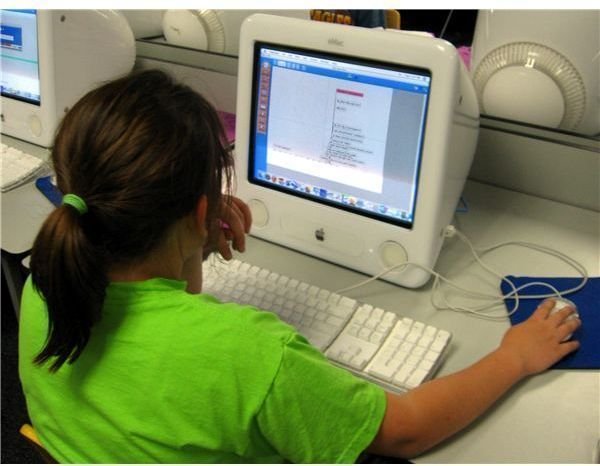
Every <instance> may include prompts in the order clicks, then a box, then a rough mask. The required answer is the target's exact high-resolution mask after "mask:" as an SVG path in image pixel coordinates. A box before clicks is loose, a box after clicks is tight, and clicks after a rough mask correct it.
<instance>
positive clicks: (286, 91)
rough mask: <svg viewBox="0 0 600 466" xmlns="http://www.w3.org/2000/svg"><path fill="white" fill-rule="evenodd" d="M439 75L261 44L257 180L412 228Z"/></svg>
mask: <svg viewBox="0 0 600 466" xmlns="http://www.w3.org/2000/svg"><path fill="white" fill-rule="evenodd" d="M430 89H431V73H430V71H428V70H426V69H421V68H413V67H406V66H402V65H398V64H389V63H383V62H377V61H371V60H364V59H357V58H353V57H347V56H341V55H336V54H333V53H325V52H323V51H318V52H317V51H310V50H306V49H302V48H295V47H288V46H281V45H273V44H269V43H264V42H257V43H255V49H254V80H253V90H252V93H253V96H252V98H253V100H252V118H253V119H252V122H251V128H252V129H251V142H250V153H249V165H248V171H249V173H248V178H249V181H250V182H251V183H254V184H257V185H261V186H264V187H267V188H272V189H275V190H278V191H282V192H286V193H288V194H292V195H295V196H299V197H304V198H308V199H311V200H314V201H316V202H319V203H323V204H328V205H332V206H335V207H338V208H341V209H344V210H348V211H351V212H355V213H358V214H360V215H363V216H366V217H370V218H375V219H378V220H381V221H384V222H387V223H392V224H395V225H399V226H402V227H405V228H412V226H413V224H414V220H415V206H416V205H417V202H416V198H417V186H418V179H419V169H420V162H421V155H422V146H423V139H424V130H425V121H426V116H427V108H428V103H429V94H430Z"/></svg>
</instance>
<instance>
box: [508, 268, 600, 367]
mask: <svg viewBox="0 0 600 466" xmlns="http://www.w3.org/2000/svg"><path fill="white" fill-rule="evenodd" d="M506 278H507V279H509V280H510V281H511V282H513V283H514V284H515V286H516V287H519V286H521V285H525V284H527V283H530V282H538V281H541V282H545V283H549V284H550V285H552V286H553V287H555V288H556V289H557V290H559V291H562V290H567V289H569V288H574V287H576V286H577V285H579V284H580V283H581V278H543V277H514V276H510V275H509V276H507V277H506ZM501 289H502V293H503V294H507V293H510V292H511V291H512V288H511V287H510V285H509V284H508V283H506V282H504V281H503V282H502V285H501ZM548 293H549V289H548V288H546V287H544V286H538V285H533V286H531V287H529V288H527V289H525V290H523V295H528V294H548ZM565 298H567V299H569V300H570V301H573V302H574V303H575V305H576V306H577V311H578V312H579V317H580V318H581V327H579V328H578V329H577V331H576V332H575V333H574V334H573V337H572V338H574V339H576V340H579V342H580V343H581V346H580V347H579V349H578V350H577V351H575V352H574V353H571V354H569V355H568V356H566V357H565V358H564V359H562V360H561V361H559V362H557V363H556V364H555V365H554V366H552V368H554V369H600V277H595V278H590V279H589V281H588V282H587V284H586V285H585V286H584V287H583V289H581V290H579V291H577V292H576V293H572V294H569V295H565ZM514 301H515V300H514V299H506V300H505V303H506V307H507V309H512V308H513V306H514ZM542 301H543V299H525V300H523V299H521V300H519V309H518V310H517V311H516V312H515V313H514V314H513V315H512V316H510V321H511V323H512V325H516V324H518V323H520V322H523V321H524V320H526V319H527V318H528V317H529V316H530V315H531V314H533V311H535V310H536V309H537V307H538V305H539V304H540V303H541V302H542Z"/></svg>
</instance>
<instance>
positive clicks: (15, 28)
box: [0, 10, 41, 105]
mask: <svg viewBox="0 0 600 466" xmlns="http://www.w3.org/2000/svg"><path fill="white" fill-rule="evenodd" d="M1 15H2V23H1V24H0V38H1V42H0V53H1V55H0V67H2V82H1V86H2V95H3V96H5V97H10V98H13V99H17V100H22V101H24V102H29V103H32V104H35V105H39V104H40V99H41V95H40V94H41V91H40V68H39V55H38V35H37V12H36V10H2V12H1Z"/></svg>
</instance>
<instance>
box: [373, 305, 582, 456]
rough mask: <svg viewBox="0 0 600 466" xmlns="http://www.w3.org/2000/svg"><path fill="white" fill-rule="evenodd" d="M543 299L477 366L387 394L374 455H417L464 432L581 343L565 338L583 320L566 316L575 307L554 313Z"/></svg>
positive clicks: (375, 441) (374, 446)
mask: <svg viewBox="0 0 600 466" xmlns="http://www.w3.org/2000/svg"><path fill="white" fill-rule="evenodd" d="M553 305H554V301H553V300H547V301H545V302H543V303H542V304H541V305H540V306H539V307H538V309H537V310H536V311H535V312H534V313H533V315H532V316H531V317H530V318H529V319H528V320H526V321H525V322H523V323H521V324H519V325H516V326H514V327H511V328H510V329H509V330H508V331H507V332H506V334H505V335H504V338H503V339H502V342H501V344H500V346H499V348H498V349H496V350H495V351H493V352H492V353H490V354H488V355H487V356H485V357H484V358H483V359H481V360H480V361H478V362H476V363H475V364H473V365H472V366H470V367H468V368H466V369H464V370H462V371H460V372H457V373H455V374H452V375H448V376H446V377H441V378H439V379H434V380H432V381H430V382H427V383H424V384H423V385H421V386H419V387H417V388H416V389H414V390H412V391H410V392H407V393H406V394H404V395H394V394H389V393H388V394H387V402H388V405H387V410H386V413H385V416H384V419H383V422H382V424H381V427H380V429H379V433H378V434H377V436H376V437H375V439H374V441H373V443H372V444H371V445H370V447H369V448H368V449H367V451H369V452H371V453H377V454H381V455H387V456H397V457H402V458H411V457H414V456H417V455H418V454H420V453H422V452H424V451H425V450H427V449H429V448H430V447H432V446H434V445H435V444H437V443H439V442H441V441H442V440H444V439H445V438H447V437H449V436H451V435H452V434H454V433H456V432H458V431H459V430H461V429H462V428H464V427H466V426H467V425H468V424H469V423H471V422H472V421H473V420H475V419H476V418H477V417H478V416H479V415H481V414H482V413H483V412H484V411H485V410H487V409H488V408H489V407H490V406H491V405H492V404H493V403H494V402H495V401H496V400H498V398H500V397H501V396H502V395H503V394H504V393H506V392H507V390H508V389H509V388H511V387H512V386H513V385H514V384H516V383H517V382H519V381H520V380H521V379H523V378H525V377H527V376H528V375H532V374H536V373H538V372H541V371H543V370H545V369H547V368H548V367H550V366H551V365H552V364H554V363H555V362H557V361H558V360H560V359H562V358H563V357H564V356H566V355H567V354H568V353H570V352H572V351H574V350H576V349H577V348H578V347H579V342H577V341H566V342H563V341H562V340H563V339H564V338H565V337H566V336H568V335H569V334H570V333H572V332H573V331H575V329H577V327H579V325H580V324H581V322H580V321H579V319H570V320H566V319H567V317H568V316H569V315H570V314H571V313H573V312H574V309H573V308H563V309H562V310H561V311H559V312H557V313H555V314H553V315H552V316H550V315H549V314H550V310H551V309H552V307H553Z"/></svg>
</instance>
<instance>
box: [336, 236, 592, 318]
mask: <svg viewBox="0 0 600 466" xmlns="http://www.w3.org/2000/svg"><path fill="white" fill-rule="evenodd" d="M455 234H456V235H458V237H459V238H460V240H461V241H463V242H464V243H465V244H466V245H467V246H468V247H469V250H470V251H471V254H472V256H473V257H474V259H475V261H476V262H477V263H478V264H479V265H480V266H481V267H482V268H483V269H484V270H486V271H487V272H489V273H491V274H492V275H494V276H495V277H497V278H499V279H500V281H504V282H506V283H508V284H509V285H510V287H511V289H512V291H510V292H508V293H506V294H488V293H481V292H476V291H472V290H467V289H465V288H462V287H461V286H459V285H457V284H456V283H454V282H453V281H452V280H449V279H447V278H445V277H444V276H442V275H441V274H439V273H438V272H436V271H435V270H433V269H430V268H429V267H425V266H423V265H421V264H417V263H414V262H409V261H405V262H401V263H398V264H395V265H393V266H391V267H388V268H386V269H384V270H382V271H381V272H380V273H378V274H376V275H374V276H372V277H370V278H368V279H366V280H363V281H361V282H359V283H357V284H355V285H352V286H348V287H346V288H342V289H339V290H337V291H336V293H338V294H344V293H346V292H348V291H350V290H353V289H356V288H359V287H361V286H364V285H366V284H368V283H370V282H372V281H375V280H377V279H379V278H381V277H383V276H384V275H386V274H388V273H390V272H392V271H393V270H396V269H398V268H400V267H403V268H406V267H407V266H409V265H410V266H413V267H418V268H420V269H422V270H425V271H426V272H428V273H430V274H431V275H433V276H434V277H435V279H434V282H433V286H432V289H431V304H432V306H433V307H434V308H435V309H437V310H451V311H455V312H463V313H467V314H471V315H473V316H476V317H480V318H483V319H489V320H506V317H508V316H511V315H512V314H514V313H515V312H516V311H517V309H518V308H519V300H521V299H544V298H551V297H562V296H564V295H567V294H571V293H574V292H576V291H579V290H580V289H582V288H583V287H584V286H585V285H586V283H587V282H588V273H587V270H586V268H585V267H584V266H583V265H582V264H580V263H579V262H577V261H576V260H575V259H573V258H571V257H569V256H567V255H565V254H563V253H562V252H560V251H557V250H555V249H552V248H549V247H546V246H541V245H539V244H534V243H527V242H524V241H509V242H505V243H499V244H496V245H493V246H488V247H485V248H475V247H474V246H473V244H472V243H471V242H470V241H469V239H468V238H467V236H466V235H465V234H463V233H462V232H460V231H459V230H457V229H456V228H455V227H454V226H452V225H450V226H449V227H448V228H447V234H446V237H450V236H454V235H455ZM506 246H520V247H525V248H529V249H533V250H536V251H538V252H542V253H545V254H548V255H551V256H554V257H556V258H558V259H560V260H562V261H563V262H565V263H567V264H568V265H570V266H571V267H573V268H574V269H575V270H576V271H577V272H578V273H579V274H580V275H581V278H582V281H581V283H579V284H578V285H577V286H575V287H573V288H569V289H566V290H557V289H556V288H555V287H554V286H552V285H551V284H550V283H546V282H542V281H536V282H529V283H526V284H524V285H521V286H519V287H516V286H515V284H514V283H513V282H512V281H511V280H510V279H508V278H507V277H506V276H503V275H502V274H500V273H498V272H496V271H495V270H494V269H492V268H491V267H490V266H488V265H487V264H486V263H484V262H483V260H482V259H481V257H482V256H483V255H484V254H486V253H488V252H490V251H494V250H496V249H499V248H501V247H506ZM478 251H479V253H478ZM441 283H446V284H448V285H449V286H451V287H452V288H454V289H456V290H458V291H460V292H461V293H463V294H464V295H467V296H471V297H474V298H479V299H486V300H488V303H487V304H485V305H482V306H479V307H464V306H456V305H452V304H451V303H450V302H449V301H448V299H447V297H446V295H445V294H444V293H441ZM532 286H544V287H546V288H549V289H550V290H551V291H552V293H546V294H539V293H538V294H520V292H521V291H523V290H525V289H527V288H530V287H532ZM438 293H441V297H442V299H443V303H442V304H439V303H437V302H436V300H435V298H436V294H438ZM507 299H513V300H514V301H513V306H512V309H510V310H507V309H505V300H507ZM494 309H497V311H498V312H500V313H501V314H500V315H490V312H491V311H493V310H494Z"/></svg>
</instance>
